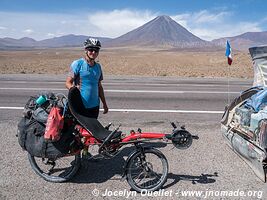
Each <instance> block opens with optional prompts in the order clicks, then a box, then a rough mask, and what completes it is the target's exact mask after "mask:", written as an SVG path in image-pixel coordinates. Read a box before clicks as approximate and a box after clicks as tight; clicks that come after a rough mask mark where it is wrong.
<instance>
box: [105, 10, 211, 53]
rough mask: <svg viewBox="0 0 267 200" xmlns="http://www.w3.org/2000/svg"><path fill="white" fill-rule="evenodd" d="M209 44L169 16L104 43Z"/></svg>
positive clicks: (185, 46)
mask: <svg viewBox="0 0 267 200" xmlns="http://www.w3.org/2000/svg"><path fill="white" fill-rule="evenodd" d="M210 45H211V44H210V43H209V42H207V41H204V40H202V39H200V38H198V37H197V36H195V35H193V34H192V33H190V32H189V31H188V30H186V29H185V28H184V27H183V26H181V25H180V24H178V23H177V22H176V21H174V20H173V19H172V18H170V17H169V16H166V15H163V16H158V17H156V18H155V19H153V20H151V21H149V22H148V23H146V24H144V25H143V26H140V27H139V28H136V29H134V30H132V31H130V32H128V33H126V34H124V35H122V36H120V37H118V38H115V39H112V40H110V41H108V42H107V43H106V46H153V47H157V46H159V47H162V46H166V47H181V48H187V47H189V48H190V47H203V46H210Z"/></svg>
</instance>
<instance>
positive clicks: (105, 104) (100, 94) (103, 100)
mask: <svg viewBox="0 0 267 200" xmlns="http://www.w3.org/2000/svg"><path fill="white" fill-rule="evenodd" d="M98 87H99V98H100V100H101V101H102V103H103V109H104V112H103V114H106V113H107V112H108V106H107V102H106V98H105V94H104V89H103V86H102V83H101V81H99V84H98Z"/></svg>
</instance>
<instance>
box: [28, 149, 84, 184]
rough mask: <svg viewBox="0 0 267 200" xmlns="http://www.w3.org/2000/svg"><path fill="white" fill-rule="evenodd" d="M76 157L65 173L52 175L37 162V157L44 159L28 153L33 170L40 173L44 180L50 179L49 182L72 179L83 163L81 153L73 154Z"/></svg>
mask: <svg viewBox="0 0 267 200" xmlns="http://www.w3.org/2000/svg"><path fill="white" fill-rule="evenodd" d="M72 157H74V160H73V161H72V162H70V165H71V166H70V167H69V168H68V171H67V172H66V173H65V174H64V172H63V173H61V174H59V175H51V174H49V173H47V172H45V171H44V170H43V169H42V167H40V166H39V165H40V164H37V163H38V162H37V161H36V160H37V159H42V158H37V157H35V156H32V155H30V154H29V153H28V159H29V162H30V165H31V168H32V169H33V171H34V172H35V173H36V174H37V175H39V176H40V177H42V178H43V179H44V180H46V181H49V182H53V183H62V182H66V181H68V180H70V179H71V178H72V177H73V176H74V175H75V174H76V173H77V172H78V170H79V168H80V165H81V156H80V154H78V155H74V156H72ZM64 158H67V157H61V158H58V159H56V160H55V161H57V160H60V159H64Z"/></svg>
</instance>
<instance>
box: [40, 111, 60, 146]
mask: <svg viewBox="0 0 267 200" xmlns="http://www.w3.org/2000/svg"><path fill="white" fill-rule="evenodd" d="M60 111H61V109H60V108H59V107H56V106H54V107H52V108H51V111H50V113H49V115H48V119H47V122H46V128H45V133H44V139H45V140H47V141H51V142H55V141H58V140H59V139H60V136H61V135H60V133H61V130H62V129H63V125H64V119H63V116H62V115H61V114H60Z"/></svg>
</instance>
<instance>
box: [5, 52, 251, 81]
mask: <svg viewBox="0 0 267 200" xmlns="http://www.w3.org/2000/svg"><path fill="white" fill-rule="evenodd" d="M83 55H84V52H83V50H82V48H64V49H35V50H19V51H0V70H1V72H0V73H2V74H13V73H16V74H32V73H36V74H64V73H68V70H69V65H70V64H71V62H72V61H73V60H75V59H78V58H80V57H82V56H83ZM232 56H233V64H232V65H231V66H230V67H229V66H228V65H227V59H226V57H225V55H224V51H222V50H221V51H219V50H218V51H210V52H208V51H200V50H199V51H197V50H194V51H181V50H166V49H165V50H164V49H130V48H120V49H119V48H106V49H105V48H103V49H102V50H101V52H100V55H99V57H98V60H99V62H100V63H101V65H102V69H103V73H104V75H136V76H175V77H228V76H229V77H233V78H252V77H253V65H252V60H251V57H250V55H249V53H248V51H247V52H239V51H234V53H233V55H232Z"/></svg>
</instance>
